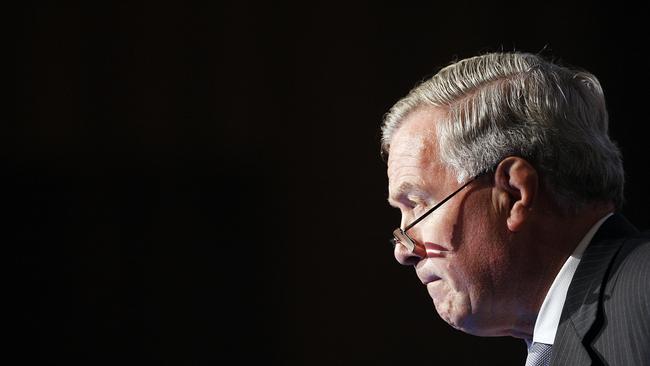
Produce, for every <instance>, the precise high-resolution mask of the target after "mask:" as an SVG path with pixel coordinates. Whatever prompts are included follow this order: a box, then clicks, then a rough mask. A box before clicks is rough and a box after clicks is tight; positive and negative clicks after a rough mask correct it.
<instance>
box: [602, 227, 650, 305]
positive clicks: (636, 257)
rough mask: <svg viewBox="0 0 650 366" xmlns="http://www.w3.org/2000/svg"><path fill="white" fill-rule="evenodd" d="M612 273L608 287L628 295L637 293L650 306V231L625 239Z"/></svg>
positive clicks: (611, 270) (639, 298)
mask: <svg viewBox="0 0 650 366" xmlns="http://www.w3.org/2000/svg"><path fill="white" fill-rule="evenodd" d="M610 273H611V275H610V283H611V286H608V288H610V289H613V290H615V291H616V292H617V293H619V294H626V293H627V295H628V296H632V295H635V294H636V295H638V300H642V301H641V302H642V303H645V304H646V305H647V306H648V307H650V231H645V232H642V233H639V234H636V235H634V236H631V237H627V238H625V239H623V243H622V244H621V248H620V250H619V252H618V254H617V255H616V257H615V259H614V261H613V263H612V267H611V269H610ZM642 290H646V291H642Z"/></svg>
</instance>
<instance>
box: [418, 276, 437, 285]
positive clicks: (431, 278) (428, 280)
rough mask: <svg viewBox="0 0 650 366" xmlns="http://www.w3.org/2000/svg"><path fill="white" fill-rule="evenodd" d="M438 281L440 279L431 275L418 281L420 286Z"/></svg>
mask: <svg viewBox="0 0 650 366" xmlns="http://www.w3.org/2000/svg"><path fill="white" fill-rule="evenodd" d="M438 280H440V277H438V276H434V275H431V276H428V277H425V278H421V279H420V281H422V284H423V285H425V286H426V285H428V284H430V283H432V282H436V281H438Z"/></svg>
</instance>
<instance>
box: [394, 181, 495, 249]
mask: <svg viewBox="0 0 650 366" xmlns="http://www.w3.org/2000/svg"><path fill="white" fill-rule="evenodd" d="M483 174H485V173H480V174H478V175H476V176H474V177H473V178H472V179H470V180H468V181H467V182H465V183H464V184H463V185H461V186H460V187H459V188H458V189H456V190H455V191H454V192H453V193H452V194H450V195H449V196H447V197H445V199H443V200H442V201H440V202H438V204H436V205H435V206H433V207H431V208H430V209H429V210H427V212H425V213H423V214H422V215H421V216H420V217H418V218H417V219H415V221H413V222H412V223H410V224H408V225H407V226H406V227H405V228H404V229H402V228H399V227H398V228H397V229H395V230H393V238H392V239H391V240H390V242H391V243H392V244H393V247H394V246H396V245H397V244H400V245H402V246H403V247H405V248H406V249H407V250H408V251H409V253H415V252H416V251H417V250H418V247H417V245H416V244H415V240H413V239H412V238H411V237H410V236H409V235H408V234H407V233H406V232H407V231H408V230H409V229H411V228H412V227H413V226H415V225H416V224H417V223H418V222H420V221H422V220H424V219H425V218H426V217H427V216H429V215H430V214H431V213H432V212H433V211H435V210H437V209H438V208H440V206H442V205H444V204H445V202H447V201H449V200H450V199H451V198H452V197H454V196H455V195H456V194H457V193H458V192H460V191H462V190H463V188H465V187H467V186H468V185H469V184H470V183H472V182H473V181H475V180H476V179H477V178H478V177H480V176H481V175H483Z"/></svg>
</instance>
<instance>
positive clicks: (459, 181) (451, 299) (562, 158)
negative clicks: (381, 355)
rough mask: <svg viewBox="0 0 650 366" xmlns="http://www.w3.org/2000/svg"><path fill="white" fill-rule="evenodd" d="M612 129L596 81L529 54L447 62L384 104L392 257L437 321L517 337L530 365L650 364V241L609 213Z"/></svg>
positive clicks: (616, 178)
mask: <svg viewBox="0 0 650 366" xmlns="http://www.w3.org/2000/svg"><path fill="white" fill-rule="evenodd" d="M607 130H608V115H607V110H606V107H605V100H604V96H603V91H602V89H601V87H600V84H599V82H598V80H597V79H596V77H595V76H593V75H592V74H589V73H587V72H584V71H575V70H571V69H568V68H565V67H561V66H559V65H556V64H553V63H551V62H548V61H546V60H544V59H543V58H541V57H539V56H537V55H532V54H524V53H493V54H487V55H483V56H479V57H473V58H469V59H465V60H462V61H459V62H456V63H454V64H451V65H450V66H447V67H445V68H443V69H442V70H441V71H440V72H438V74H436V75H435V76H433V77H432V78H431V79H429V80H426V81H424V82H423V83H421V84H420V85H418V86H417V87H416V88H414V89H413V90H412V91H411V92H410V93H409V94H408V95H407V96H406V97H404V98H403V99H401V100H400V101H398V102H397V103H396V104H395V105H394V106H393V107H392V109H391V110H390V112H389V113H387V115H386V117H385V121H384V124H383V126H382V133H383V135H382V150H383V152H384V153H385V154H387V155H388V181H389V188H388V190H389V198H388V200H389V203H390V204H391V205H392V206H394V207H397V208H399V209H400V211H401V213H402V222H401V226H400V228H398V229H396V230H395V231H394V233H393V234H394V242H395V244H396V245H395V257H396V259H397V261H398V262H399V263H401V264H404V265H410V266H413V267H414V268H415V271H416V273H417V275H418V277H419V278H420V280H421V281H422V283H423V284H424V285H425V286H426V288H427V290H428V292H429V294H430V296H431V298H432V299H433V303H434V305H435V308H436V310H437V312H438V314H439V315H440V316H441V317H442V318H443V319H444V320H445V321H446V322H447V323H449V324H450V325H452V326H453V327H455V328H457V329H460V330H462V331H464V332H467V333H471V334H475V335H479V336H504V335H509V336H513V337H518V338H522V339H524V340H526V342H527V343H528V346H529V348H528V352H529V353H528V358H527V361H526V364H527V365H549V364H550V365H591V364H593V365H601V364H606V365H650V235H649V234H648V233H647V232H646V233H644V234H640V233H639V232H638V231H637V230H636V229H635V228H634V227H633V226H632V225H631V224H630V223H629V222H627V221H626V219H625V218H624V217H623V216H622V215H620V214H618V213H616V211H617V210H618V209H620V207H621V205H622V202H623V183H624V172H623V167H622V161H621V154H620V152H619V150H618V148H617V147H616V145H615V144H614V143H613V142H612V141H611V140H610V139H609V137H608V134H607V132H608V131H607ZM434 211H435V212H434Z"/></svg>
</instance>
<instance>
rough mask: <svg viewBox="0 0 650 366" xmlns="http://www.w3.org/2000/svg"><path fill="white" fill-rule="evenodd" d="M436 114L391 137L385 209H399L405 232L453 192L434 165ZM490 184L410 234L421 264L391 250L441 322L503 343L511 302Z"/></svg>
mask: <svg viewBox="0 0 650 366" xmlns="http://www.w3.org/2000/svg"><path fill="white" fill-rule="evenodd" d="M439 116H440V111H439V110H437V109H433V108H430V109H421V110H417V111H415V112H413V113H411V114H410V115H409V116H408V117H407V118H406V120H405V121H404V122H403V124H402V126H401V127H400V128H399V129H398V130H397V132H396V133H395V134H394V136H393V138H392V140H391V145H390V151H389V159H388V181H389V202H390V203H391V205H393V206H395V207H397V208H399V209H400V211H401V213H402V223H401V225H402V227H405V226H406V225H408V224H409V223H411V222H412V221H413V220H415V219H416V218H417V217H419V216H420V215H422V214H423V213H424V212H425V211H426V210H427V208H430V207H432V206H433V205H435V204H436V203H437V202H439V201H440V200H442V199H444V198H445V197H446V196H447V195H448V194H450V193H451V192H453V191H454V190H456V189H457V188H458V187H459V186H460V184H461V183H459V182H458V181H457V180H456V178H455V176H454V175H453V174H451V172H450V171H449V170H448V169H446V168H445V167H444V166H443V165H442V164H441V163H440V162H439V160H438V156H437V155H438V148H437V142H436V136H435V131H434V129H433V126H434V123H436V121H437V120H438V118H439ZM492 192H493V190H492V186H491V185H490V183H489V181H488V179H487V178H486V179H483V180H477V181H475V182H473V183H472V184H470V185H469V186H467V187H466V188H465V189H463V190H462V191H461V192H460V193H458V194H457V195H456V196H454V197H453V198H452V199H451V200H449V201H448V202H447V203H445V204H444V205H443V206H441V207H440V208H439V209H438V210H437V211H435V212H434V213H432V214H431V215H430V216H429V217H427V218H426V219H425V220H423V221H421V222H419V223H418V224H417V225H415V226H414V227H413V228H412V229H410V230H409V231H408V234H409V235H410V236H411V238H413V239H414V240H415V241H417V242H418V243H420V244H421V245H424V247H425V248H426V253H427V255H426V256H418V255H414V254H410V253H407V252H406V250H405V248H404V247H402V246H399V245H398V246H396V247H395V257H396V259H397V260H398V261H399V262H400V263H402V264H405V265H413V266H414V267H415V270H416V273H417V275H418V277H419V278H420V280H421V281H422V283H423V284H424V285H426V288H427V291H428V292H429V295H430V296H431V298H432V299H433V303H434V305H435V308H436V310H437V312H438V314H440V316H441V317H442V318H443V319H444V320H445V321H446V322H448V323H449V324H451V325H452V326H454V327H455V328H458V329H461V330H463V331H465V332H468V333H472V334H476V335H502V334H505V331H506V330H505V329H501V326H502V325H503V323H504V320H505V319H504V318H507V317H510V316H512V314H504V312H509V311H511V310H512V309H511V308H510V307H509V306H508V305H509V304H507V302H508V298H509V296H508V295H512V293H513V292H510V291H509V289H508V288H507V287H508V284H509V283H510V282H511V281H510V280H509V279H508V262H509V261H510V260H512V258H513V255H514V254H513V253H511V250H509V246H508V245H506V243H505V242H506V240H505V238H506V234H505V231H504V230H503V226H502V225H500V222H502V221H503V217H501V216H502V215H500V214H499V213H498V210H497V209H496V208H495V206H494V205H493V204H492V202H493V199H492Z"/></svg>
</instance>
